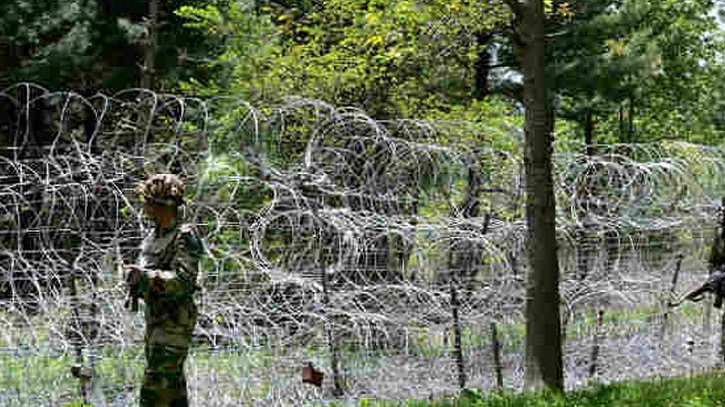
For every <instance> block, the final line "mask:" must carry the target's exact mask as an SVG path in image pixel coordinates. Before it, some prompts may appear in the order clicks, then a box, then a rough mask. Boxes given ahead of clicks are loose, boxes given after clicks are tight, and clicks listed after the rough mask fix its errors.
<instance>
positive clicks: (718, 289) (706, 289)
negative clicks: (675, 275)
mask: <svg viewBox="0 0 725 407" xmlns="http://www.w3.org/2000/svg"><path fill="white" fill-rule="evenodd" d="M706 293H713V294H715V303H714V304H713V305H714V306H715V308H720V307H722V302H723V298H724V297H725V271H723V270H718V269H716V270H715V271H714V272H713V273H712V274H710V277H709V278H708V279H707V281H705V283H704V284H702V285H700V286H699V287H697V288H695V289H694V290H692V291H690V292H689V293H687V294H685V295H683V296H682V298H681V299H680V300H678V301H675V302H671V303H669V304H668V305H669V306H670V307H676V306H678V305H680V304H682V303H683V302H685V301H687V300H690V301H693V302H698V301H701V300H702V299H703V298H704V297H703V295H704V294H706Z"/></svg>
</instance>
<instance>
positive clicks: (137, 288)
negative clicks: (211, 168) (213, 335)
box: [126, 174, 203, 407]
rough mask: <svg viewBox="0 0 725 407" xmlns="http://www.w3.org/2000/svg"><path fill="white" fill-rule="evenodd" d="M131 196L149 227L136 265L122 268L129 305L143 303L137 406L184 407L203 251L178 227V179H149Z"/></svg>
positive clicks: (181, 187)
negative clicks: (143, 365) (140, 202)
mask: <svg viewBox="0 0 725 407" xmlns="http://www.w3.org/2000/svg"><path fill="white" fill-rule="evenodd" d="M136 192H137V193H138V194H139V195H140V197H141V199H142V200H143V202H144V212H145V213H146V215H147V217H149V218H150V219H151V220H152V221H153V222H154V228H153V230H152V231H151V232H150V233H149V235H148V236H147V237H146V238H145V239H144V241H143V243H142V245H141V255H140V258H139V261H138V264H135V265H129V266H127V267H126V268H127V269H128V275H127V281H128V283H129V291H130V295H131V302H135V300H136V298H137V297H140V298H143V300H144V302H145V303H146V309H145V315H144V316H145V320H146V334H145V337H144V342H145V354H146V364H147V366H146V371H145V374H144V379H143V386H142V387H141V397H140V398H141V403H140V405H141V406H142V407H152V406H153V407H157V406H158V407H160V406H164V407H168V406H172V407H182V406H188V400H187V391H186V377H185V376H184V361H185V360H186V356H187V354H188V351H189V345H190V343H191V338H192V334H193V332H194V325H195V324H196V317H197V308H196V305H195V304H194V299H193V295H194V292H195V291H196V290H197V288H198V287H197V285H196V278H197V273H198V270H199V259H200V258H201V255H202V253H203V246H202V243H201V241H200V240H199V238H198V237H197V236H196V234H195V233H194V230H193V229H192V227H191V226H190V225H187V224H182V223H181V219H180V217H179V212H178V209H179V207H180V206H181V205H183V203H184V192H185V186H184V182H183V181H182V180H181V179H180V178H179V177H178V176H176V175H173V174H156V175H153V176H151V177H149V178H148V179H147V180H146V181H144V182H142V183H140V184H139V185H138V186H137V187H136ZM127 305H128V304H127Z"/></svg>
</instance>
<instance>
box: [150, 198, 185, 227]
mask: <svg viewBox="0 0 725 407" xmlns="http://www.w3.org/2000/svg"><path fill="white" fill-rule="evenodd" d="M144 212H145V213H146V216H147V217H149V218H150V219H151V220H152V221H154V223H156V224H157V225H159V226H161V227H162V228H170V227H171V226H173V225H174V222H175V221H176V215H177V213H178V212H177V210H176V207H175V206H168V205H159V204H156V203H152V202H145V203H144Z"/></svg>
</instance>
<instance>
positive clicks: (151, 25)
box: [141, 0, 159, 89]
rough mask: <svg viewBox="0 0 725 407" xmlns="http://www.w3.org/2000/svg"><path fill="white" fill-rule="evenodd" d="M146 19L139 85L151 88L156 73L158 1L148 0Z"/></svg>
mask: <svg viewBox="0 0 725 407" xmlns="http://www.w3.org/2000/svg"><path fill="white" fill-rule="evenodd" d="M147 18H148V20H147V21H146V29H147V30H148V32H147V35H148V36H147V37H146V41H145V43H144V58H143V59H144V61H143V63H144V65H143V68H142V69H141V87H142V88H145V89H151V88H153V86H154V76H155V74H156V48H157V42H158V38H157V37H158V23H159V2H158V0H149V14H148V17H147Z"/></svg>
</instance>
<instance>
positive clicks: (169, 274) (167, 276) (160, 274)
mask: <svg viewBox="0 0 725 407" xmlns="http://www.w3.org/2000/svg"><path fill="white" fill-rule="evenodd" d="M146 275H147V276H148V278H149V281H150V284H149V285H150V288H149V291H150V292H151V293H154V294H162V293H164V292H166V285H167V282H169V281H172V280H174V279H175V278H176V273H174V272H173V271H165V270H149V271H148V272H147V273H146Z"/></svg>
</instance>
